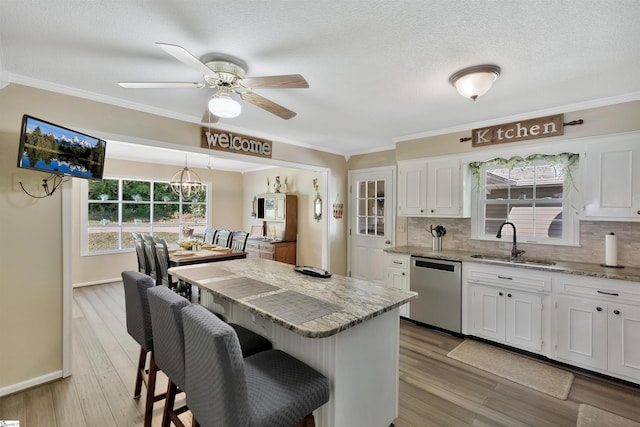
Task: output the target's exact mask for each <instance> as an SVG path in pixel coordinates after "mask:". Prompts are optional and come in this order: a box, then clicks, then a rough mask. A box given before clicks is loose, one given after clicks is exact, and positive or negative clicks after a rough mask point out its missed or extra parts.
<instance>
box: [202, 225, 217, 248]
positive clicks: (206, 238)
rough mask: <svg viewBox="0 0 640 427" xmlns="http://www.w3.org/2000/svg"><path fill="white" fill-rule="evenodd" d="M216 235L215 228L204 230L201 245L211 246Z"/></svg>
mask: <svg viewBox="0 0 640 427" xmlns="http://www.w3.org/2000/svg"><path fill="white" fill-rule="evenodd" d="M217 233H218V230H216V229H215V228H207V229H205V230H204V235H203V236H202V243H204V244H205V245H211V244H213V242H214V240H215V238H216V234H217Z"/></svg>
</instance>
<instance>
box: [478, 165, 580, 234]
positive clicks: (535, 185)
mask: <svg viewBox="0 0 640 427" xmlns="http://www.w3.org/2000/svg"><path fill="white" fill-rule="evenodd" d="M577 161H578V155H577V154H571V153H563V154H558V155H553V156H551V155H533V156H529V157H527V158H526V159H523V158H521V157H514V158H512V159H494V160H490V161H488V162H483V163H471V165H470V166H471V169H472V172H473V176H474V179H475V180H476V187H477V188H476V190H477V191H475V197H474V200H475V201H474V208H475V211H476V213H477V215H475V218H474V221H472V237H473V238H476V239H485V240H494V239H496V237H495V236H496V234H497V233H498V230H499V228H500V226H501V225H502V223H504V222H505V221H509V222H512V223H513V224H514V225H515V226H516V229H517V234H518V241H519V242H527V243H545V244H562V245H576V244H578V241H577V238H578V233H577V227H578V220H577V219H576V218H575V216H576V215H575V214H573V210H572V208H571V207H572V202H571V201H572V195H571V194H572V193H573V192H572V191H571V190H572V188H573V172H574V169H575V167H576V166H577ZM502 234H503V236H504V237H503V238H505V237H507V238H508V236H512V235H513V229H512V228H511V227H507V228H504V229H503V233H502Z"/></svg>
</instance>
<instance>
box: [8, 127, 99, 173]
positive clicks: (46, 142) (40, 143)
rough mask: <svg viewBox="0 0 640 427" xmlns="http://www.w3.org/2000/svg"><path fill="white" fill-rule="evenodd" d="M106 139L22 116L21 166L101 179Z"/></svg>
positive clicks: (19, 162) (19, 157) (19, 158)
mask: <svg viewBox="0 0 640 427" xmlns="http://www.w3.org/2000/svg"><path fill="white" fill-rule="evenodd" d="M105 153H106V141H104V140H101V139H98V138H94V137H92V136H89V135H85V134H83V133H80V132H76V131H74V130H71V129H67V128H65V127H62V126H58V125H55V124H53V123H49V122H47V121H44V120H40V119H36V118H35V117H31V116H28V115H26V114H25V115H24V117H23V118H22V132H21V136H20V152H19V155H18V167H20V168H26V169H34V170H38V171H42V172H50V173H53V174H57V175H68V176H71V177H78V178H86V179H102V173H103V171H104V159H105Z"/></svg>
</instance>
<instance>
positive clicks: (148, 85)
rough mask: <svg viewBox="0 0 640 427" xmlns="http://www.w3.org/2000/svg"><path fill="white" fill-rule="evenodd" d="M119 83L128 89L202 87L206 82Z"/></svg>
mask: <svg viewBox="0 0 640 427" xmlns="http://www.w3.org/2000/svg"><path fill="white" fill-rule="evenodd" d="M118 85H119V86H122V87H124V88H127V89H171V88H175V89H182V88H185V89H190V88H194V89H200V88H203V87H205V84H204V83H192V82H118Z"/></svg>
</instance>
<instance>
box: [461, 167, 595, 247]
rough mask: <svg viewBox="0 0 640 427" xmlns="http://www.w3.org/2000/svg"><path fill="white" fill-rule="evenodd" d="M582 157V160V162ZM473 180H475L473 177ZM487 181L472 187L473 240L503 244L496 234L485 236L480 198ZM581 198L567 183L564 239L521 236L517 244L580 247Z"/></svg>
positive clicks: (564, 202) (482, 205) (564, 195)
mask: <svg viewBox="0 0 640 427" xmlns="http://www.w3.org/2000/svg"><path fill="white" fill-rule="evenodd" d="M582 158H583V157H582V156H581V159H580V160H582ZM580 167H581V165H580V163H578V167H577V168H576V170H575V171H574V177H573V179H574V184H575V180H576V179H577V177H578V176H579V175H580ZM484 169H485V167H484V166H483V168H482V174H483V175H484ZM471 179H475V178H474V177H472V178H471ZM485 184H486V183H485V180H484V179H482V180H480V181H479V185H477V183H473V184H472V185H471V210H472V214H471V239H474V240H484V241H492V242H502V241H504V239H498V238H497V237H496V236H495V235H494V234H485V233H484V232H482V231H483V230H484V221H485V216H484V209H483V208H484V203H483V202H484V199H482V198H481V197H480V195H481V194H484V193H485V189H486V186H485ZM579 201H580V199H579V197H578V195H577V190H576V189H575V188H573V184H571V183H569V184H567V183H566V182H565V183H564V185H563V202H562V221H563V229H562V239H551V238H532V237H528V236H527V237H524V236H520V237H519V238H518V242H517V243H526V244H537V245H548V246H580V211H579V208H578V204H579Z"/></svg>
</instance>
